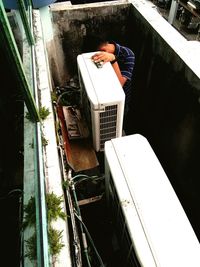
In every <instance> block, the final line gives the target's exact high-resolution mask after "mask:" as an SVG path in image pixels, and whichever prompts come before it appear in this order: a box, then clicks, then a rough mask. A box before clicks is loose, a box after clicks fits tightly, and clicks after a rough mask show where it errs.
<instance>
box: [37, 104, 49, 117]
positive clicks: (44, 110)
mask: <svg viewBox="0 0 200 267" xmlns="http://www.w3.org/2000/svg"><path fill="white" fill-rule="evenodd" d="M49 114H50V111H49V109H48V108H46V107H41V108H40V109H39V115H40V118H41V120H45V119H46V118H47V117H48V116H49Z"/></svg>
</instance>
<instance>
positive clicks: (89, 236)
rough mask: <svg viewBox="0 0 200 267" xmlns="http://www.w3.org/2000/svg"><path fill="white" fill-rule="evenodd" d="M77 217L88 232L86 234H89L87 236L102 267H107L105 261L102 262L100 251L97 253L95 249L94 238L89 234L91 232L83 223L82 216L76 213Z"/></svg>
mask: <svg viewBox="0 0 200 267" xmlns="http://www.w3.org/2000/svg"><path fill="white" fill-rule="evenodd" d="M75 216H76V218H78V220H79V222H81V224H82V225H83V227H84V229H85V232H86V234H87V236H88V238H89V240H90V243H91V245H92V247H93V249H94V251H95V253H96V255H97V258H98V260H99V263H100V267H105V265H104V263H103V261H102V259H101V256H100V255H99V253H98V251H97V249H96V247H95V245H94V242H93V239H92V237H91V235H90V233H89V231H88V229H87V227H86V225H85V224H84V222H83V221H82V218H81V217H80V216H78V214H76V213H75Z"/></svg>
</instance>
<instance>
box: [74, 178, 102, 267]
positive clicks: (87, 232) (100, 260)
mask: <svg viewBox="0 0 200 267" xmlns="http://www.w3.org/2000/svg"><path fill="white" fill-rule="evenodd" d="M81 177H83V179H84V180H87V179H94V177H96V178H102V177H98V176H93V177H92V176H88V175H84V174H83V175H82V174H78V175H76V176H74V177H73V178H72V181H73V180H74V179H77V178H81ZM81 181H83V180H81ZM81 181H80V182H81ZM77 182H79V181H77ZM74 185H75V182H74V181H73V184H71V186H72V191H73V195H74V199H75V204H76V208H77V210H76V212H77V213H78V214H76V212H75V213H74V214H75V216H76V217H77V218H78V220H79V222H80V223H81V224H80V225H81V229H82V230H81V231H82V233H83V227H84V229H85V232H86V234H87V236H88V238H89V240H90V243H91V245H92V247H93V249H94V251H95V253H96V256H97V258H98V260H99V263H100V266H101V267H104V263H103V261H102V259H101V257H100V255H99V253H98V251H97V249H96V247H95V245H94V242H93V240H92V237H91V235H90V233H89V231H88V229H87V227H86V225H85V224H84V223H83V221H82V218H81V212H80V208H79V205H78V200H77V196H76V192H75V186H74ZM85 240H86V239H85Z"/></svg>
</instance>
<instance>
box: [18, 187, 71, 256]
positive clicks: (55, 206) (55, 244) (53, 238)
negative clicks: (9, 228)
mask: <svg viewBox="0 0 200 267" xmlns="http://www.w3.org/2000/svg"><path fill="white" fill-rule="evenodd" d="M62 201H63V200H62V196H60V197H58V196H57V195H55V194H54V193H53V192H52V193H48V194H46V204H47V221H48V225H50V222H51V221H52V220H56V219H58V218H62V219H63V220H64V219H65V218H66V215H65V213H64V212H63V211H62V208H61V203H62ZM24 213H25V217H24V223H23V227H24V229H25V228H26V227H27V226H34V227H35V225H36V206H35V198H34V197H31V198H30V200H29V202H28V204H27V205H25V207H24ZM61 239H62V231H58V230H55V229H54V228H52V227H51V226H49V229H48V241H49V250H50V254H51V255H52V256H56V255H57V254H59V252H60V251H61V249H62V247H63V246H64V244H63V243H62V240H61ZM26 244H27V253H26V255H25V256H26V257H28V258H29V259H30V260H31V261H33V260H36V257H37V254H36V253H37V252H36V251H37V247H36V234H33V235H32V236H31V237H30V238H29V239H28V240H26Z"/></svg>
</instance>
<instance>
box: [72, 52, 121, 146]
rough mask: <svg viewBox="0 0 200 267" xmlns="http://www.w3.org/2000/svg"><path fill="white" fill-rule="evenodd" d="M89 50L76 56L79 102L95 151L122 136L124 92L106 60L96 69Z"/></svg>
mask: <svg viewBox="0 0 200 267" xmlns="http://www.w3.org/2000/svg"><path fill="white" fill-rule="evenodd" d="M93 54H94V52H91V53H84V54H80V55H78V57H77V63H78V74H79V82H80V86H81V103H82V107H83V110H84V113H85V115H86V118H87V121H88V124H89V127H90V128H91V132H92V139H93V146H94V149H95V150H96V151H102V150H104V143H105V141H108V140H110V139H112V138H116V137H120V136H121V135H122V126H123V115H124V102H125V94H124V91H123V88H122V86H121V84H120V82H119V80H118V78H117V76H116V74H115V71H114V70H113V67H112V66H111V64H110V63H109V62H107V63H105V64H103V66H102V67H101V68H98V67H97V66H96V64H95V63H94V62H93V61H92V60H91V57H92V55H93Z"/></svg>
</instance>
